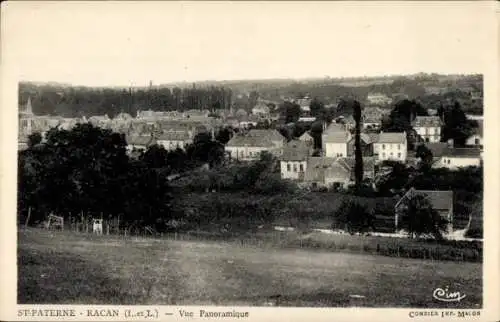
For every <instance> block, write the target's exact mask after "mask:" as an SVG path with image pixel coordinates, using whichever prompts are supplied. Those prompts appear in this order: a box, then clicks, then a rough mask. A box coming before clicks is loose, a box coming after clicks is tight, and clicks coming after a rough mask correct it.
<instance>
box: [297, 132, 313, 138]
mask: <svg viewBox="0 0 500 322" xmlns="http://www.w3.org/2000/svg"><path fill="white" fill-rule="evenodd" d="M313 139H314V138H313V137H312V136H311V134H309V132H304V134H302V135H301V136H300V137H299V140H313Z"/></svg>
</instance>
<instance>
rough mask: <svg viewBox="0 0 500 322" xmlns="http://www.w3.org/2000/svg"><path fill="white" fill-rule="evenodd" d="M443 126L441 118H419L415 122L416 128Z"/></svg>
mask: <svg viewBox="0 0 500 322" xmlns="http://www.w3.org/2000/svg"><path fill="white" fill-rule="evenodd" d="M441 125H442V122H441V119H440V118H439V116H417V117H416V118H415V120H414V121H413V126H414V127H439V126H441Z"/></svg>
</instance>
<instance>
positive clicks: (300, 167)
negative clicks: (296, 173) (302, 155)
mask: <svg viewBox="0 0 500 322" xmlns="http://www.w3.org/2000/svg"><path fill="white" fill-rule="evenodd" d="M299 169H300V172H304V165H303V164H299Z"/></svg>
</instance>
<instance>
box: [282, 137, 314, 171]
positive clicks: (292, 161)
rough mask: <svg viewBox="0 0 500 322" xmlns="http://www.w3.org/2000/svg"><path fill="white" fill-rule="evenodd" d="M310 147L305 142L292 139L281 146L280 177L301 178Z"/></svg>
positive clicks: (310, 152)
mask: <svg viewBox="0 0 500 322" xmlns="http://www.w3.org/2000/svg"><path fill="white" fill-rule="evenodd" d="M312 152H313V150H312V147H311V146H310V145H309V144H307V143H306V142H303V141H299V140H293V141H290V142H288V143H286V145H285V146H284V147H283V152H282V154H281V157H280V168H281V178H283V179H292V180H303V179H304V175H305V172H306V169H307V161H308V159H309V157H310V156H311V155H312Z"/></svg>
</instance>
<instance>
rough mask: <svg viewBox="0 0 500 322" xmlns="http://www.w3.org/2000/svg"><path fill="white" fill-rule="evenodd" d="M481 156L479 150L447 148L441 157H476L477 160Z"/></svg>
mask: <svg viewBox="0 0 500 322" xmlns="http://www.w3.org/2000/svg"><path fill="white" fill-rule="evenodd" d="M480 155H481V150H480V149H474V148H448V149H446V150H445V151H444V154H443V156H445V157H448V158H449V157H453V158H470V157H477V158H479V157H480Z"/></svg>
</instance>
